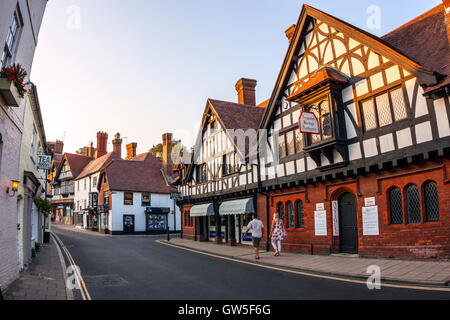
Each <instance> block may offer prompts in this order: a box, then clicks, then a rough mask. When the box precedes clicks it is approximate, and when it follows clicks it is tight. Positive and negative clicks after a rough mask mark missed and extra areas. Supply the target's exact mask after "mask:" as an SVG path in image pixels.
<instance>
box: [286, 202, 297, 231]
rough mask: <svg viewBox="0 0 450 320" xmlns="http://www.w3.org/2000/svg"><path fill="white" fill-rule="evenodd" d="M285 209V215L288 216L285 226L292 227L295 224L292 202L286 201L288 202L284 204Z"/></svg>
mask: <svg viewBox="0 0 450 320" xmlns="http://www.w3.org/2000/svg"><path fill="white" fill-rule="evenodd" d="M286 209H287V216H288V219H287V220H288V221H287V227H288V228H294V226H295V224H294V205H293V204H292V202H291V201H288V203H287V204H286Z"/></svg>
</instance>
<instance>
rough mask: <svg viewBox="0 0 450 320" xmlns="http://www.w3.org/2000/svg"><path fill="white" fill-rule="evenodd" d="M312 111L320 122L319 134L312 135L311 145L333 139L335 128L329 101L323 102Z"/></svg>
mask: <svg viewBox="0 0 450 320" xmlns="http://www.w3.org/2000/svg"><path fill="white" fill-rule="evenodd" d="M311 111H312V112H313V113H314V115H315V116H316V118H317V119H318V120H319V134H310V135H309V136H310V143H311V144H313V143H316V142H319V141H321V140H327V139H330V138H331V137H333V126H332V121H331V112H330V104H329V103H328V100H325V101H322V102H321V103H319V104H318V105H317V106H314V107H312V108H311Z"/></svg>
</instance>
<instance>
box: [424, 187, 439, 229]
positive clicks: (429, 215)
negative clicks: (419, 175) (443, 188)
mask: <svg viewBox="0 0 450 320" xmlns="http://www.w3.org/2000/svg"><path fill="white" fill-rule="evenodd" d="M424 193H425V210H426V221H428V222H430V221H439V193H438V188H437V184H436V183H435V182H428V183H427V184H426V185H425V188H424Z"/></svg>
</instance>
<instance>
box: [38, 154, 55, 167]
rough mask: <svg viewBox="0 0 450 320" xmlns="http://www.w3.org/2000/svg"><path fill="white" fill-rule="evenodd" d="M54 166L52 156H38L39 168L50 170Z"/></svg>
mask: <svg viewBox="0 0 450 320" xmlns="http://www.w3.org/2000/svg"><path fill="white" fill-rule="evenodd" d="M51 165H52V156H48V155H45V154H39V155H38V156H37V168H38V169H43V170H50V168H51Z"/></svg>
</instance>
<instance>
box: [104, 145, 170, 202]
mask: <svg viewBox="0 0 450 320" xmlns="http://www.w3.org/2000/svg"><path fill="white" fill-rule="evenodd" d="M161 168H162V161H161V160H160V159H158V158H156V157H155V156H153V155H152V154H151V153H149V154H147V157H146V159H145V161H136V160H113V161H112V162H111V163H110V164H109V165H108V166H107V167H106V168H105V169H104V172H105V174H106V176H107V179H108V184H109V189H110V190H115V191H132V192H149V193H170V192H172V191H173V188H171V187H170V186H168V185H167V184H166V182H165V181H164V178H163V176H162V173H161Z"/></svg>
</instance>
